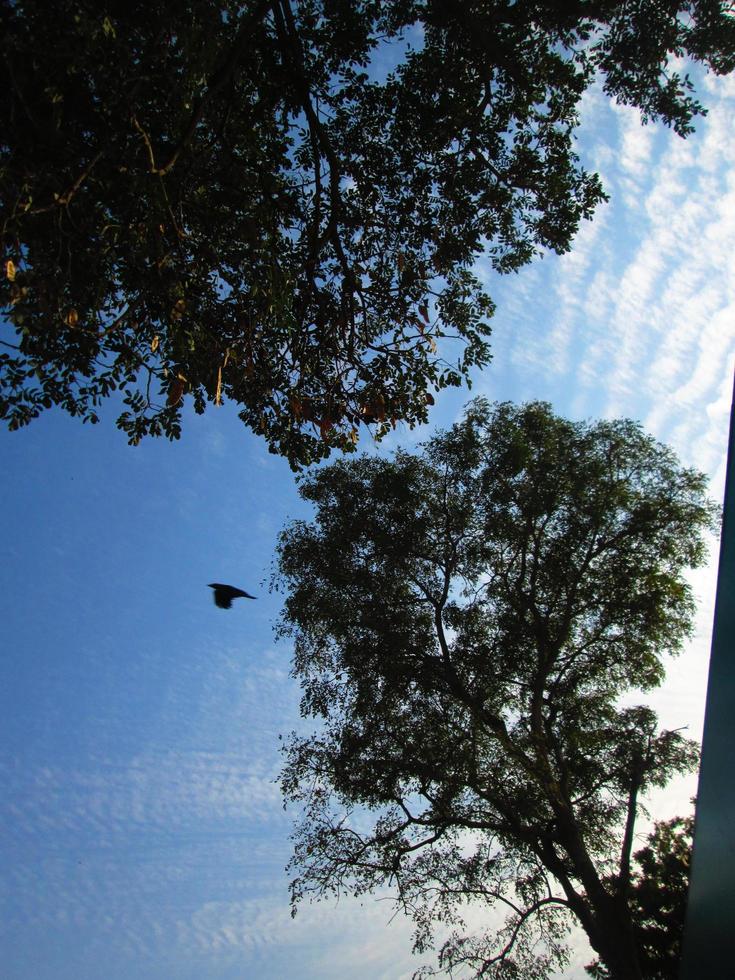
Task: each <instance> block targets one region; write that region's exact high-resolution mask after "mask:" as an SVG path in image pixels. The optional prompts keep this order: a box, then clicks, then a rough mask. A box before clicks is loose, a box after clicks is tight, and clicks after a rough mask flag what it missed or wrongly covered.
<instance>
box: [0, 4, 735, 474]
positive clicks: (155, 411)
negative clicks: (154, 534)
mask: <svg viewBox="0 0 735 980" xmlns="http://www.w3.org/2000/svg"><path fill="white" fill-rule="evenodd" d="M0 18H1V22H2V31H3V55H2V59H1V60H0V77H1V78H2V89H3V93H4V97H3V100H2V104H1V105H0V124H1V126H2V132H3V138H2V141H1V142H0V230H1V233H2V249H3V261H4V263H5V265H4V268H5V277H4V279H3V281H2V282H1V283H0V305H1V306H2V310H3V312H4V315H5V317H6V320H5V322H4V326H3V331H4V339H3V341H2V345H3V351H2V352H0V416H1V417H2V418H4V419H6V420H7V422H8V424H9V425H10V426H11V428H17V427H19V426H22V425H24V424H26V423H28V422H29V421H30V420H31V419H32V418H34V417H36V416H37V415H38V414H39V413H40V412H41V411H43V410H44V409H45V408H48V407H50V406H52V405H61V406H62V407H63V408H64V409H66V410H67V411H68V412H70V413H71V414H73V415H79V416H81V417H82V418H83V419H85V420H89V421H93V422H94V421H96V420H97V418H98V409H99V406H100V404H101V403H102V402H103V401H104V399H106V398H108V397H109V396H111V395H112V394H113V393H114V392H116V391H118V392H122V393H123V396H122V397H123V399H124V403H125V408H124V411H123V412H122V414H121V415H120V417H119V419H118V425H119V426H121V427H122V428H123V429H124V430H125V432H126V433H127V434H128V437H129V439H130V441H131V442H133V443H136V442H138V441H139V440H140V439H141V438H142V437H143V436H145V435H159V434H165V435H166V436H168V437H170V438H175V437H176V436H178V434H179V431H180V417H181V412H182V406H183V405H184V404H185V403H186V401H187V400H190V401H191V403H193V406H194V408H195V410H196V411H197V412H202V411H204V409H205V406H206V404H207V403H208V402H209V403H214V404H221V403H222V402H223V401H224V400H225V399H228V400H230V401H232V402H234V403H235V404H236V405H237V406H238V408H239V410H240V414H241V418H242V419H243V421H244V422H245V423H246V424H247V425H248V426H250V427H251V428H252V429H254V430H255V431H256V432H260V433H262V434H263V435H264V437H265V438H266V440H267V442H268V445H269V446H270V448H271V449H272V450H273V451H274V452H278V453H282V454H283V455H285V456H286V457H287V458H288V459H289V460H290V462H291V464H292V465H293V466H294V468H299V467H301V466H304V465H307V464H309V463H310V462H312V461H314V460H317V459H320V458H323V457H325V456H327V455H328V454H329V453H330V451H331V450H332V449H334V448H341V449H343V450H346V451H350V450H352V449H354V446H355V444H356V442H357V441H358V438H359V432H360V430H361V429H362V428H363V427H364V426H368V427H369V428H370V429H371V430H372V431H373V432H374V433H375V434H376V435H377V436H378V437H380V436H381V435H382V434H384V433H385V432H387V431H388V430H389V429H390V428H391V426H395V425H396V424H398V422H405V423H407V424H409V425H411V426H412V425H414V424H416V423H418V422H423V421H425V420H426V417H427V411H428V406H429V405H430V404H431V403H432V401H433V395H432V394H431V392H432V391H436V390H438V389H440V388H442V387H444V386H446V385H458V384H460V383H461V381H462V380H463V379H464V378H466V377H467V375H468V372H469V371H470V370H471V368H472V367H473V366H474V365H484V364H486V363H487V362H488V360H489V356H490V354H489V346H488V339H487V338H488V335H489V323H488V321H489V318H490V316H491V315H492V312H493V303H492V301H491V299H490V297H489V296H488V295H487V293H486V292H485V290H484V288H483V286H482V284H481V282H480V280H479V279H478V278H477V276H475V275H474V274H473V273H472V272H471V271H470V270H471V267H472V265H473V263H474V262H475V260H476V259H477V258H478V257H479V256H480V255H482V254H484V255H485V256H486V257H487V259H488V261H489V263H490V264H491V265H492V267H493V268H494V269H496V270H498V271H500V272H507V271H511V270H514V269H517V268H519V267H520V266H521V265H523V264H524V263H525V262H527V261H528V260H529V259H530V258H531V257H532V256H533V254H534V253H536V252H538V251H539V250H542V249H552V250H555V251H557V252H563V251H565V250H566V249H568V248H569V245H570V242H571V239H572V236H573V235H574V233H575V231H576V229H577V227H578V224H579V222H580V220H581V219H582V218H586V217H590V216H591V214H592V212H593V210H594V208H595V206H596V204H597V203H598V202H599V201H600V200H601V199H602V198H603V196H604V195H603V192H602V189H601V187H600V184H599V181H598V178H597V177H596V175H594V174H590V173H587V172H586V171H585V170H584V168H583V167H581V165H580V163H579V160H578V159H577V157H576V155H575V153H574V151H573V140H574V133H575V129H576V127H577V124H578V113H577V110H578V105H579V100H580V98H581V96H582V94H583V93H584V91H585V90H586V88H587V87H588V86H589V85H590V84H591V83H592V81H593V80H594V78H595V77H596V76H598V75H599V76H601V77H602V79H603V82H604V85H605V88H606V91H607V92H608V93H609V94H610V95H611V96H612V97H615V98H617V99H619V100H622V101H625V102H629V103H631V104H634V105H638V106H640V107H641V108H642V109H643V111H644V113H645V115H646V117H648V118H651V119H654V118H661V119H663V120H664V121H665V122H666V123H668V124H669V125H671V126H673V127H674V128H675V129H676V130H677V131H678V132H679V133H681V134H682V135H685V134H686V133H687V132H689V130H690V129H691V121H692V119H693V117H694V116H696V114H697V113H700V112H702V111H703V109H702V106H701V105H700V104H699V103H698V102H697V101H696V99H695V98H694V97H693V95H692V94H691V84H690V82H689V81H688V79H686V78H684V79H681V78H679V76H678V75H676V74H672V73H671V71H670V69H669V62H670V61H672V59H674V58H679V57H680V56H689V57H690V58H692V59H694V60H696V61H701V62H702V63H704V64H705V65H707V66H709V67H711V68H712V69H713V70H714V71H717V72H727V71H730V70H731V69H732V66H733V21H732V18H730V17H729V16H727V14H726V13H725V12H724V11H723V10H722V8H721V5H720V4H719V3H718V2H715V0H698V2H677V3H674V4H669V3H667V4H662V3H659V2H658V0H645V2H640V3H636V4H633V5H630V4H627V3H619V2H606V3H580V4H572V5H559V4H556V3H545V2H538V0H524V2H522V3H515V4H506V3H505V2H499V0H498V2H482V3H480V2H475V0H463V2H449V0H390V2H380V3H379V2H377V0H360V2H355V3H349V4H339V3H334V2H330V0H250V2H248V3H244V4H243V3H239V2H238V3H235V2H233V0H218V2H210V3H192V2H190V0H189V2H187V0H174V2H171V0H151V2H146V3H142V2H140V0H131V2H127V0H126V2H125V3H122V2H118V0H105V2H104V3H98V2H95V3H89V2H86V0H59V2H58V3H54V4H52V5H51V6H49V4H48V3H45V2H43V3H42V2H41V0H3V2H2V4H0ZM385 59H394V60H395V61H396V63H397V64H396V67H395V69H394V70H392V71H388V72H386V71H385V70H384V69H383V68H382V65H383V64H384V63H385ZM449 338H455V339H456V340H458V341H459V342H460V348H459V349H460V354H459V356H458V357H457V358H456V359H455V358H454V356H453V355H452V358H451V359H447V358H449V354H450V351H451V350H454V349H455V348H454V347H453V346H452V343H453V342H451V341H450V339H449Z"/></svg>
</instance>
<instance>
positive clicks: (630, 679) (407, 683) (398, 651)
mask: <svg viewBox="0 0 735 980" xmlns="http://www.w3.org/2000/svg"><path fill="white" fill-rule="evenodd" d="M704 486H705V480H704V477H703V476H702V475H701V474H698V473H696V472H694V471H692V470H689V469H685V468H682V467H681V466H680V465H679V464H678V462H677V460H676V458H675V457H674V455H673V454H672V453H671V451H670V450H668V449H667V448H666V447H664V446H662V445H660V444H659V443H657V442H655V441H654V440H653V439H652V438H650V437H649V436H646V435H645V434H644V433H643V432H642V431H641V429H640V427H639V426H637V425H636V424H634V423H633V422H629V421H612V422H598V423H595V424H589V425H588V424H582V423H571V422H568V421H565V420H563V419H560V418H558V417H556V416H554V415H553V413H552V412H551V410H550V408H549V406H548V405H545V404H539V403H533V404H529V405H526V406H522V407H514V406H512V405H510V404H502V405H497V406H494V407H492V406H490V405H489V404H487V403H486V402H484V401H482V400H479V401H476V402H474V403H472V405H471V406H470V408H469V410H468V412H467V415H466V418H465V420H464V421H463V422H462V423H459V424H458V425H456V426H454V427H453V428H452V429H451V430H450V431H449V432H447V433H444V434H441V435H439V436H437V437H435V438H434V439H432V440H431V441H430V442H428V443H427V444H426V445H425V447H424V450H423V452H422V453H421V454H419V455H412V454H409V453H403V452H402V453H398V454H397V455H396V457H395V459H393V460H386V459H378V458H365V457H361V458H359V459H357V460H354V461H351V462H348V461H342V462H339V463H336V464H333V465H331V466H329V467H327V468H325V469H323V470H321V471H319V472H317V473H315V474H314V475H313V476H311V477H310V478H309V479H308V480H305V481H304V483H303V484H302V494H303V495H304V497H305V498H306V499H307V500H310V501H313V503H314V505H315V507H316V513H315V519H314V521H313V522H311V523H309V522H297V523H294V524H293V525H291V526H290V527H289V528H287V529H286V530H285V532H284V533H283V536H282V539H281V543H280V557H279V560H280V572H279V577H278V579H277V581H279V582H280V583H281V584H282V586H283V587H284V588H285V590H286V593H287V596H286V603H285V613H284V621H283V631H284V632H285V633H286V634H287V635H289V636H291V637H292V638H293V640H294V643H295V675H296V676H297V677H298V678H299V679H300V680H301V683H302V686H303V692H304V694H303V704H302V708H303V712H304V714H305V715H307V716H309V715H312V716H314V717H316V718H318V719H321V726H320V728H319V730H318V731H317V733H316V734H314V735H313V736H299V737H297V736H294V737H293V738H292V740H291V742H290V743H289V746H288V762H287V765H286V769H285V773H284V788H285V791H286V794H287V796H288V797H289V798H291V799H293V800H295V801H297V802H299V803H301V804H302V805H303V806H304V808H305V811H304V821H303V823H302V824H301V826H300V829H299V830H298V832H297V837H296V840H297V846H296V856H295V867H296V868H297V869H298V871H299V873H298V874H297V876H296V877H295V879H294V884H293V888H294V898H295V899H296V900H298V899H300V898H301V897H303V896H305V895H317V896H319V895H323V894H325V893H329V892H330V891H336V892H339V891H341V890H346V891H357V892H360V891H364V890H369V889H373V888H378V887H380V886H384V885H386V884H392V885H397V887H398V900H399V902H400V903H401V904H402V905H403V907H404V908H405V909H406V910H407V911H409V912H410V913H412V914H413V915H414V916H415V917H416V920H417V924H418V927H419V931H418V947H419V948H423V947H424V946H425V945H426V943H427V942H428V937H429V935H430V928H431V925H432V923H433V922H435V921H436V920H437V919H445V920H449V921H451V920H452V917H453V916H456V915H458V908H459V907H460V906H461V904H462V903H463V902H464V901H466V900H469V899H470V898H475V899H477V900H480V901H482V900H485V901H487V902H489V903H493V902H497V901H500V902H503V903H506V904H507V906H508V907H509V908H510V909H511V912H512V915H511V920H510V922H509V925H508V930H507V931H506V932H505V933H501V935H500V937H498V936H495V935H493V934H488V935H484V934H483V935H481V936H480V937H474V938H471V937H467V936H464V935H462V934H461V933H457V935H456V936H455V937H454V938H453V939H452V940H450V942H449V943H448V944H447V945H446V946H445V947H444V950H443V952H442V963H443V965H444V966H447V967H452V968H453V967H457V968H460V967H461V965H462V964H464V965H465V966H466V967H468V968H470V967H471V968H472V970H474V971H477V974H478V975H480V974H482V975H487V976H494V975H496V974H495V973H494V972H493V969H497V971H498V972H497V976H499V977H500V976H503V977H505V976H521V975H523V976H528V977H530V976H545V975H546V973H545V972H544V971H545V970H546V969H547V968H550V967H551V965H552V964H553V963H554V962H556V963H560V962H562V961H563V943H561V939H560V934H559V930H560V929H561V928H562V920H560V919H559V918H558V915H559V913H560V912H561V914H562V917H563V916H564V915H566V914H568V913H569V912H571V913H572V914H573V915H574V916H576V918H577V919H578V921H579V922H580V923H581V924H582V926H583V927H584V928H585V930H586V931H587V934H588V936H589V937H590V942H591V943H592V945H593V947H594V948H595V949H596V950H597V952H598V954H599V955H600V958H601V960H602V961H603V962H604V963H605V964H606V965H607V966H608V967H609V968H610V969H611V976H614V977H625V978H626V980H631V978H635V977H637V976H638V975H639V974H638V973H637V972H636V971H637V969H638V966H637V965H636V963H637V959H636V957H637V954H636V953H635V951H634V944H633V939H632V938H631V936H632V925H631V907H630V902H629V892H630V886H631V870H630V860H631V849H632V844H633V839H634V837H633V835H634V828H635V819H636V814H637V812H638V808H639V794H641V793H643V792H645V790H646V789H647V788H649V787H651V786H654V785H663V784H664V783H665V782H666V781H667V779H668V778H669V776H670V775H671V774H672V773H673V772H677V771H684V770H687V769H689V768H691V767H692V766H693V765H694V763H695V759H696V751H695V747H694V746H693V743H691V742H690V741H688V740H687V739H685V738H684V737H683V736H682V735H681V734H680V733H677V732H670V731H660V730H659V729H658V725H657V721H656V716H655V713H654V712H653V711H652V710H651V709H650V708H647V707H641V706H638V707H633V706H630V702H631V694H630V692H631V690H633V689H635V688H643V689H646V688H651V687H653V686H655V685H657V684H658V683H659V682H660V681H661V679H662V677H663V663H662V657H663V655H664V653H666V652H667V651H668V652H673V653H675V652H676V651H677V650H678V649H679V647H680V645H681V643H682V641H683V639H684V638H685V637H686V636H687V635H688V633H689V630H690V626H691V619H692V612H693V600H692V595H691V591H690V589H689V586H688V585H687V583H686V580H685V578H684V575H683V573H684V571H685V570H686V569H687V568H688V567H692V566H696V565H699V564H700V563H701V562H702V561H703V559H704V555H705V547H704V539H703V531H704V530H705V529H708V528H709V527H711V526H712V525H713V523H714V520H715V511H714V509H713V506H712V505H711V504H710V503H708V501H707V498H706V497H705V495H704ZM623 697H624V701H621V698H623ZM621 704H627V705H628V706H625V707H623V706H621ZM533 920H537V922H538V923H540V924H541V925H540V926H539V928H540V929H541V932H542V935H543V937H544V938H545V939H546V953H545V957H546V959H545V960H544V959H543V958H542V959H541V960H539V959H538V957H536V955H535V954H534V953H533V941H535V939H537V938H538V929H536V930H534V929H531V928H530V924H531V922H532V921H533ZM529 930H530V931H529ZM524 937H525V938H524ZM532 939H533V941H532ZM626 944H627V945H626ZM638 959H640V958H639V957H638ZM511 963H514V964H515V967H517V968H518V969H521V966H522V965H523V964H524V963H525V966H524V967H523V968H524V969H525V970H527V971H530V972H526V973H523V974H520V973H519V974H515V973H512V972H502V970H506V971H510V969H511V966H510V964H511ZM493 964H494V966H493ZM491 967H492V969H491ZM483 970H485V971H486V972H484V973H483ZM534 970H536V971H537V972H536V973H534V972H533V971H534ZM459 975H464V974H462V973H461V972H460V974H459ZM473 975H474V973H473Z"/></svg>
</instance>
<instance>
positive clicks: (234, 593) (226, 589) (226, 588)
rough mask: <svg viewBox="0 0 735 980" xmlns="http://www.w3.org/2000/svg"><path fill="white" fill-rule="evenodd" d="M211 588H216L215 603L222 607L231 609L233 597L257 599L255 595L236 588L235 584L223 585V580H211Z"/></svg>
mask: <svg viewBox="0 0 735 980" xmlns="http://www.w3.org/2000/svg"><path fill="white" fill-rule="evenodd" d="M209 588H210V589H214V604H215V605H216V606H219V608H220V609H229V608H230V606H231V605H232V600H233V599H255V596H254V595H250V594H249V593H247V592H243V590H242V589H236V588H235V586H234V585H222V583H221V582H210V583H209Z"/></svg>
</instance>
